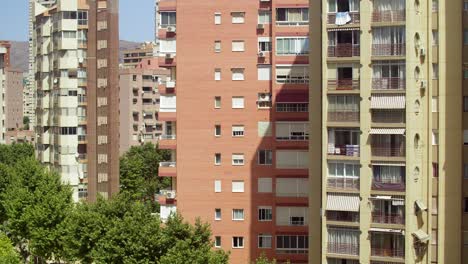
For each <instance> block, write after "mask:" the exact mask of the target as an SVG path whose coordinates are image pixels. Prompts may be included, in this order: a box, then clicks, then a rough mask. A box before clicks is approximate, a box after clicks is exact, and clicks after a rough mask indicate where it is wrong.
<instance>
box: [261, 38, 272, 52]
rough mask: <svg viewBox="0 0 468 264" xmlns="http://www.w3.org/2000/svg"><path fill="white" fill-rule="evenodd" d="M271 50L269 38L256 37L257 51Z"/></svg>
mask: <svg viewBox="0 0 468 264" xmlns="http://www.w3.org/2000/svg"><path fill="white" fill-rule="evenodd" d="M270 51H271V38H269V37H259V38H258V52H270Z"/></svg>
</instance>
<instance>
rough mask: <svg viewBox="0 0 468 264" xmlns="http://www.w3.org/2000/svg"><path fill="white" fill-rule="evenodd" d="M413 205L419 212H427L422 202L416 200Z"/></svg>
mask: <svg viewBox="0 0 468 264" xmlns="http://www.w3.org/2000/svg"><path fill="white" fill-rule="evenodd" d="M415 204H416V208H417V209H418V210H419V211H426V210H427V206H426V205H425V204H424V202H423V201H421V200H416V202H415Z"/></svg>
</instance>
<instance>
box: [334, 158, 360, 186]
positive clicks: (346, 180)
mask: <svg viewBox="0 0 468 264" xmlns="http://www.w3.org/2000/svg"><path fill="white" fill-rule="evenodd" d="M360 167H361V166H360V164H358V163H344V162H329V163H328V186H329V187H334V186H335V185H338V186H340V187H341V186H342V188H348V186H349V188H353V187H354V186H355V185H359V176H360Z"/></svg>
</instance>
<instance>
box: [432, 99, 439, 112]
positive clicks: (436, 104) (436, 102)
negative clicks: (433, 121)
mask: <svg viewBox="0 0 468 264" xmlns="http://www.w3.org/2000/svg"><path fill="white" fill-rule="evenodd" d="M437 112H439V100H438V98H437V96H433V97H432V113H437Z"/></svg>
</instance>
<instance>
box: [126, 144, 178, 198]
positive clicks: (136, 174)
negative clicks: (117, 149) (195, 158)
mask: <svg viewBox="0 0 468 264" xmlns="http://www.w3.org/2000/svg"><path fill="white" fill-rule="evenodd" d="M169 159H170V153H169V152H168V151H167V150H160V149H158V148H157V146H155V145H153V144H151V143H147V144H145V145H143V146H134V147H131V148H130V150H128V151H127V152H126V153H125V154H124V155H123V156H122V157H121V158H120V191H121V192H122V193H125V194H127V195H130V196H131V197H132V198H134V199H137V200H146V201H152V202H154V199H155V194H157V193H158V192H159V190H161V189H164V188H167V187H169V186H170V185H171V179H169V178H167V177H158V168H159V162H163V161H168V160H169Z"/></svg>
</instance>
